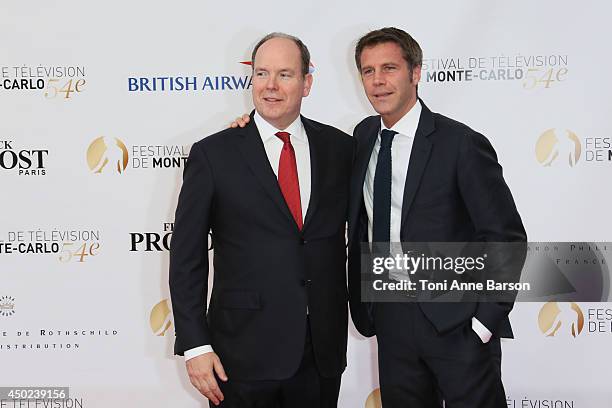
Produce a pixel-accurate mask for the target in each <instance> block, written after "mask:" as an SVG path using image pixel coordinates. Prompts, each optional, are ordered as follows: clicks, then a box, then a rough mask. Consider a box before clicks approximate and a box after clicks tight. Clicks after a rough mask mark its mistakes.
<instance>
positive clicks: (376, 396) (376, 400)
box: [365, 388, 382, 408]
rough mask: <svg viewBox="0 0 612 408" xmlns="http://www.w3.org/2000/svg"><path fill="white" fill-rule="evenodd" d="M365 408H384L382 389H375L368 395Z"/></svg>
mask: <svg viewBox="0 0 612 408" xmlns="http://www.w3.org/2000/svg"><path fill="white" fill-rule="evenodd" d="M365 408H382V400H381V399H380V388H376V389H374V391H372V392H371V393H370V395H368V398H367V399H366V402H365Z"/></svg>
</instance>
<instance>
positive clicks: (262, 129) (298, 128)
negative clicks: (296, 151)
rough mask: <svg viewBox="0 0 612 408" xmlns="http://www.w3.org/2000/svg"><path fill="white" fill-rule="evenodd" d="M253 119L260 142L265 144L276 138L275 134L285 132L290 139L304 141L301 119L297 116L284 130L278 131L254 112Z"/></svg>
mask: <svg viewBox="0 0 612 408" xmlns="http://www.w3.org/2000/svg"><path fill="white" fill-rule="evenodd" d="M253 119H255V125H256V126H257V130H258V131H259V135H260V136H261V140H262V141H263V142H264V143H265V142H267V141H268V140H270V139H271V138H273V137H276V132H287V133H289V134H290V135H291V139H297V140H299V141H301V142H303V141H305V140H304V132H303V129H304V127H303V125H302V120H301V117H300V116H298V117H297V118H296V119H295V120H294V121H293V122H292V123H291V124H290V125H289V126H287V128H286V129H285V130H279V129H277V128H275V127H274V126H272V125H271V124H270V123H268V122H267V121H266V120H265V119H264V118H262V117H261V115H260V114H259V113H258V112H257V111H255V115H253Z"/></svg>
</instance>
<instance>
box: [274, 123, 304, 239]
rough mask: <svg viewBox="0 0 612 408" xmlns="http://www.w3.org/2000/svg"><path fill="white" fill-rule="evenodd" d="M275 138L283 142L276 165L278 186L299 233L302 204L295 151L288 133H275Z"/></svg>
mask: <svg viewBox="0 0 612 408" xmlns="http://www.w3.org/2000/svg"><path fill="white" fill-rule="evenodd" d="M276 136H278V138H279V139H280V140H282V141H283V150H282V152H281V156H280V161H279V163H278V184H279V186H280V189H281V191H282V193H283V197H285V202H287V206H288V207H289V211H291V214H292V215H293V219H294V220H295V222H296V224H297V226H298V228H299V229H300V231H301V230H302V202H301V200H300V182H299V180H298V172H297V163H296V161H295V150H293V146H292V145H291V140H289V133H287V132H277V133H276Z"/></svg>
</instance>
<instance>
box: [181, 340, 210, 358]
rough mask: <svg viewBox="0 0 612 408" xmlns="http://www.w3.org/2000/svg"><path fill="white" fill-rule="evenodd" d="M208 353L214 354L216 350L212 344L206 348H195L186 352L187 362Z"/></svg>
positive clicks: (205, 346)
mask: <svg viewBox="0 0 612 408" xmlns="http://www.w3.org/2000/svg"><path fill="white" fill-rule="evenodd" d="M206 353H214V350H213V348H212V346H211V345H210V344H206V345H204V346H200V347H195V348H192V349H189V350H185V353H183V354H184V357H185V361H187V360H191V359H192V358H194V357H197V356H201V355H202V354H206Z"/></svg>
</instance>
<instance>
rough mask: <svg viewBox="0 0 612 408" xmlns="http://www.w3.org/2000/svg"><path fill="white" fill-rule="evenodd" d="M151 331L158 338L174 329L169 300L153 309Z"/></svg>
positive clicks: (150, 319)
mask: <svg viewBox="0 0 612 408" xmlns="http://www.w3.org/2000/svg"><path fill="white" fill-rule="evenodd" d="M149 324H150V325H151V330H152V331H153V334H155V335H156V336H163V335H165V334H166V332H167V331H168V329H170V328H171V327H172V313H171V312H170V305H169V303H168V299H164V300H162V301H161V302H159V303H158V304H156V305H155V306H153V309H151V315H150V316H149Z"/></svg>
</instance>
